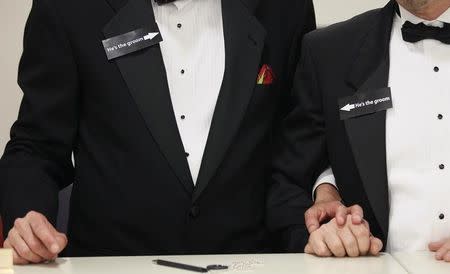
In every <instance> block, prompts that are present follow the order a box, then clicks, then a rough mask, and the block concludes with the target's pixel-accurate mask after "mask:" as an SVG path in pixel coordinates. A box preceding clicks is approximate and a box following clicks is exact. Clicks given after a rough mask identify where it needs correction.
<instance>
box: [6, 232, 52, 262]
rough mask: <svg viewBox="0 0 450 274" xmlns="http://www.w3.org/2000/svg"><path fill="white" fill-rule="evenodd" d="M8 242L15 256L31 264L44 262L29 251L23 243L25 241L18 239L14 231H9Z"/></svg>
mask: <svg viewBox="0 0 450 274" xmlns="http://www.w3.org/2000/svg"><path fill="white" fill-rule="evenodd" d="M8 240H9V243H10V244H11V246H12V247H13V248H14V250H15V251H16V252H17V254H18V255H19V256H20V257H21V258H23V259H25V260H27V261H28V262H32V263H40V262H42V261H44V259H43V258H42V257H41V256H39V255H37V254H36V253H34V252H33V251H31V249H30V247H29V246H28V245H27V244H26V243H25V241H24V240H23V239H22V237H20V235H19V233H18V232H17V230H15V229H11V230H10V232H9V234H8Z"/></svg>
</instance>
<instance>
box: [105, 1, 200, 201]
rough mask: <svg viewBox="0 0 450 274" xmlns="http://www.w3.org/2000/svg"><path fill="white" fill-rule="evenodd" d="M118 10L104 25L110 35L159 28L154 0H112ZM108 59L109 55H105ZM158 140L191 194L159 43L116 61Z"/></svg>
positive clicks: (189, 177)
mask: <svg viewBox="0 0 450 274" xmlns="http://www.w3.org/2000/svg"><path fill="white" fill-rule="evenodd" d="M108 1H109V4H110V5H111V6H112V7H113V8H115V9H116V10H117V11H118V12H117V14H116V15H115V16H114V17H113V18H112V20H111V21H110V22H109V23H108V24H107V25H106V26H105V27H104V29H103V33H104V35H105V37H106V38H109V37H113V36H116V35H120V34H124V33H127V32H129V31H132V30H136V29H139V28H142V27H149V28H150V29H151V30H153V31H155V32H156V31H158V32H159V29H158V26H157V23H156V21H155V17H154V14H153V8H152V6H151V3H150V0H129V1H128V2H126V3H124V2H125V1H123V0H108ZM105 58H106V56H105ZM111 62H115V63H116V64H117V66H118V67H119V69H120V72H121V74H122V77H123V79H124V80H125V82H126V84H127V86H128V89H129V91H130V93H131V95H132V97H133V98H134V101H135V103H136V105H137V107H138V109H139V111H140V113H141V115H142V117H143V119H144V121H145V124H146V126H147V127H148V129H149V131H150V133H151V135H152V136H153V138H154V140H155V141H156V142H157V143H158V144H159V147H160V149H161V152H162V153H163V154H164V155H165V157H166V159H167V161H168V162H169V164H170V166H171V167H172V169H173V171H174V173H175V174H176V175H177V177H178V179H179V180H180V182H181V183H182V184H183V186H184V188H185V189H186V191H187V192H188V193H189V194H192V192H193V189H194V184H193V181H192V177H191V175H190V171H189V166H188V163H187V160H186V156H185V151H184V149H183V143H182V141H181V137H180V134H179V132H178V128H177V124H176V121H175V115H174V111H173V107H172V102H171V99H170V93H169V87H168V83H167V75H166V70H165V66H164V62H163V58H162V54H161V50H160V47H159V45H154V46H152V47H149V48H146V49H143V50H140V51H138V52H134V53H131V54H128V55H125V56H122V57H119V58H117V59H114V60H112V61H111Z"/></svg>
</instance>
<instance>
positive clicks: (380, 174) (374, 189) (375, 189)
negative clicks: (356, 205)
mask: <svg viewBox="0 0 450 274" xmlns="http://www.w3.org/2000/svg"><path fill="white" fill-rule="evenodd" d="M388 73H389V65H388V64H387V63H386V62H382V64H381V65H380V66H379V67H378V69H377V70H376V71H375V72H374V73H373V74H372V75H371V76H370V77H369V79H368V80H367V81H366V82H365V83H364V84H363V85H362V86H361V88H360V89H359V91H358V92H366V93H368V92H371V91H376V90H377V89H379V88H383V87H386V86H387V76H388ZM344 123H345V128H346V130H347V135H348V138H349V142H350V145H351V147H352V151H353V156H354V158H355V162H356V165H357V167H358V170H359V174H360V176H361V180H362V182H363V184H364V188H365V190H366V193H367V197H368V199H369V201H370V203H371V206H372V209H373V211H374V213H375V216H376V218H377V220H378V223H379V224H380V226H381V227H382V229H383V232H384V233H385V235H387V229H388V223H389V200H388V194H389V193H388V182H387V168H386V111H379V112H376V113H373V114H368V115H364V116H359V117H356V118H350V119H347V120H345V122H344Z"/></svg>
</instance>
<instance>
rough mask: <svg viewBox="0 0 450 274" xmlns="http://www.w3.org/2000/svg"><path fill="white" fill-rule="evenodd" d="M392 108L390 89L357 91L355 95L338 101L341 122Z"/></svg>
mask: <svg viewBox="0 0 450 274" xmlns="http://www.w3.org/2000/svg"><path fill="white" fill-rule="evenodd" d="M390 108H392V96H391V89H390V88H388V87H386V88H381V89H377V90H368V91H358V92H356V94H355V95H353V96H349V97H345V98H341V99H339V110H340V111H339V112H340V118H341V120H346V119H350V118H355V117H358V116H363V115H367V114H371V113H375V112H378V111H384V110H387V109H390Z"/></svg>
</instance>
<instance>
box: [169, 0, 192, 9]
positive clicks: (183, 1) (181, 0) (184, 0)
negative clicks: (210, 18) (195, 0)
mask: <svg viewBox="0 0 450 274" xmlns="http://www.w3.org/2000/svg"><path fill="white" fill-rule="evenodd" d="M191 2H192V0H177V1H175V2H173V3H172V4H174V5H175V7H177V9H178V10H182V9H183V8H184V7H186V6H187V5H188V4H189V3H191Z"/></svg>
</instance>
